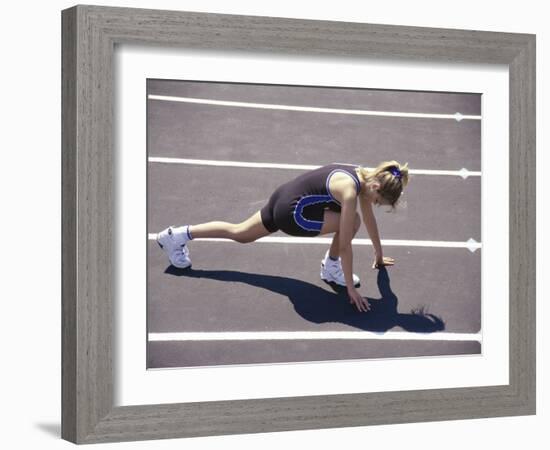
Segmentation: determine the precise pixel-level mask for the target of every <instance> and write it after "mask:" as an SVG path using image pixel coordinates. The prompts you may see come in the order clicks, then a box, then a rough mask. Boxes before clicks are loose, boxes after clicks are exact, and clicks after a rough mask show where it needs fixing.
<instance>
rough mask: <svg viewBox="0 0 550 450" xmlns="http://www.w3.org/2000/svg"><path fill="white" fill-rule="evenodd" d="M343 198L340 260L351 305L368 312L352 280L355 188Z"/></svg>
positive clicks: (341, 204) (347, 190)
mask: <svg viewBox="0 0 550 450" xmlns="http://www.w3.org/2000/svg"><path fill="white" fill-rule="evenodd" d="M341 197H342V199H341V201H340V206H341V212H340V227H339V234H340V237H339V240H338V246H339V248H340V258H341V260H342V270H343V271H344V279H345V281H346V288H347V291H348V295H349V298H350V301H351V303H353V304H354V305H355V306H356V307H357V309H358V310H359V311H368V310H369V303H368V301H367V300H366V299H364V298H363V297H362V296H361V294H359V292H358V291H357V289H355V286H354V285H353V278H352V274H353V251H352V248H351V240H352V239H353V235H354V228H355V226H354V225H355V212H356V210H357V194H356V193H355V186H351V187H350V189H346V190H345V191H344V192H343V193H342V196H341Z"/></svg>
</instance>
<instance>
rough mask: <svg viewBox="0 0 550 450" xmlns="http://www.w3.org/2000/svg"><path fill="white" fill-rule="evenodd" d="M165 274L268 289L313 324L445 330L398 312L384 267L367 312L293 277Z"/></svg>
mask: <svg viewBox="0 0 550 450" xmlns="http://www.w3.org/2000/svg"><path fill="white" fill-rule="evenodd" d="M165 273H166V274H170V275H174V276H184V277H189V278H208V279H211V280H218V281H227V282H233V283H245V284H249V285H251V286H255V287H259V288H262V289H267V290H269V291H272V292H275V293H277V294H280V295H284V296H286V297H288V299H289V300H290V302H291V303H292V304H293V305H294V309H295V310H296V312H297V313H298V314H299V315H300V316H301V317H303V318H304V319H305V320H307V321H309V322H313V323H331V322H332V323H342V324H346V325H349V326H351V327H354V328H358V329H361V330H364V331H376V332H382V331H387V330H390V329H392V328H394V327H401V328H402V329H404V330H406V331H414V332H419V333H433V332H435V331H441V330H443V329H445V323H444V322H443V320H441V319H440V318H439V317H437V316H435V315H433V314H428V313H425V312H424V311H423V309H422V308H419V309H418V310H416V311H411V312H410V313H409V314H404V313H400V312H398V310H397V305H398V300H397V296H396V295H395V294H394V293H393V291H392V290H391V287H390V277H389V274H388V271H387V269H386V268H385V267H382V268H381V269H378V276H377V285H378V290H379V291H380V294H381V298H371V297H366V298H367V300H368V302H369V304H370V311H369V312H365V313H360V312H358V311H357V309H356V308H355V306H353V305H352V304H351V303H350V302H349V298H348V296H347V293H346V291H345V289H343V290H342V292H330V291H327V290H325V289H322V288H321V287H319V286H316V285H314V284H311V283H307V282H305V281H301V280H297V279H295V278H288V277H280V276H273V275H261V274H255V273H246V272H239V271H233V270H194V269H183V270H182V269H177V268H175V267H174V266H169V267H168V268H167V269H166V270H165Z"/></svg>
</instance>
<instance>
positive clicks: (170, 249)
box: [157, 225, 191, 269]
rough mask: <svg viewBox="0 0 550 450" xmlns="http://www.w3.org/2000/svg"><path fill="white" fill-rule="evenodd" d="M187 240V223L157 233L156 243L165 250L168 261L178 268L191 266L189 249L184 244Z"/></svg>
mask: <svg viewBox="0 0 550 450" xmlns="http://www.w3.org/2000/svg"><path fill="white" fill-rule="evenodd" d="M188 240H189V234H188V226H187V225H184V226H182V227H177V228H176V227H168V228H166V229H165V230H162V231H161V232H160V233H158V234H157V244H158V245H159V246H160V248H162V249H163V250H164V251H165V252H166V254H167V255H168V259H169V260H170V263H171V264H172V265H173V266H174V267H177V268H178V269H186V268H187V267H191V260H190V259H189V249H188V248H187V245H186V244H187V241H188Z"/></svg>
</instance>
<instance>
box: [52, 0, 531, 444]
mask: <svg viewBox="0 0 550 450" xmlns="http://www.w3.org/2000/svg"><path fill="white" fill-rule="evenodd" d="M62 31H63V40H62V53H63V55H62V82H63V86H62V106H63V111H62V178H63V180H62V206H63V218H62V236H63V244H62V270H63V274H62V277H63V279H62V437H63V438H64V439H67V440H69V441H72V442H75V443H97V442H114V441H129V440H143V439H160V438H180V437H191V436H209V435H222V434H235V433H260V432H273V431H285V430H301V429H318V428H335V427H350V426H364V425H371V424H389V423H403V422H420V421H432V420H451V419H466V418H481V417H497V416H512V415H527V414H534V413H535V392H536V391H535V334H536V330H535V254H536V249H535V36H534V35H528V34H510V33H494V32H482V31H466V30H450V29H435V28H417V27H404V26H389V25H371V24H362V23H344V22H329V21H310V20H297V19H281V18H271V17H251V16H250V17H249V16H234V15H220V14H204V13H189V12H177V11H156V10H144V9H127V8H111V7H97V6H75V7H73V8H70V9H67V10H65V11H63V12H62ZM125 43H132V44H136V43H138V44H154V45H158V46H165V47H169V46H170V47H174V46H175V47H178V46H179V47H185V48H192V49H217V50H236V49H237V50H243V51H249V50H253V51H261V52H266V53H268V54H269V53H271V54H276V53H279V54H280V53H286V54H308V55H335V56H346V57H355V58H365V57H374V58H392V59H405V58H406V59H409V60H410V59H412V60H419V61H434V62H467V63H483V64H506V65H507V66H508V68H509V84H510V118H509V124H510V136H509V138H510V141H509V142H510V152H509V168H510V180H509V183H510V184H509V195H510V197H509V202H510V203H509V211H510V218H509V231H510V239H509V245H510V247H509V249H510V271H509V273H510V279H509V293H510V298H509V302H510V303H509V317H510V323H509V326H510V328H509V336H510V341H509V362H510V365H509V384H508V385H502V386H485V387H469V388H452V389H429V390H420V391H418V390H415V391H402V392H380V393H365V394H342V395H326V396H307V397H287V398H276V399H254V400H237V401H215V402H199V403H173V404H164V405H138V406H120V407H115V406H114V402H113V399H114V396H113V385H114V383H113V379H114V374H113V361H112V358H113V349H112V347H113V334H114V332H113V302H114V262H113V255H112V247H113V245H112V244H113V238H114V237H113V233H114V231H113V230H114V227H113V216H114V202H113V186H114V182H113V158H114V156H113V152H114V139H113V118H114V117H113V96H114V92H113V84H114V82H113V72H114V71H113V52H114V48H115V44H125Z"/></svg>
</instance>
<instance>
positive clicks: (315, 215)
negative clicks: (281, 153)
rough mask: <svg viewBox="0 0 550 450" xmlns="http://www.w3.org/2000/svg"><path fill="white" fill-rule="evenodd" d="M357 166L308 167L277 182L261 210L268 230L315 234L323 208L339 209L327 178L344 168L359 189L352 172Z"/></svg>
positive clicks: (358, 188) (357, 178)
mask: <svg viewBox="0 0 550 450" xmlns="http://www.w3.org/2000/svg"><path fill="white" fill-rule="evenodd" d="M357 167H358V166H356V165H351V164H339V163H334V164H329V165H326V166H322V167H319V168H317V169H314V170H310V171H308V172H306V173H304V174H302V175H299V176H298V177H296V178H295V179H293V180H291V181H289V182H287V183H285V184H283V185H282V186H279V187H278V188H277V189H276V190H275V192H274V193H273V194H272V196H271V197H270V199H269V202H268V204H267V205H266V206H265V207H264V208H263V209H262V210H261V217H262V222H263V223H264V226H265V227H266V228H267V229H268V230H269V231H272V232H273V231H277V230H279V229H280V230H282V231H284V232H285V233H287V234H290V235H296V236H315V235H318V234H319V232H320V231H321V227H322V226H323V216H324V210H325V209H326V208H329V209H331V210H332V211H335V212H340V211H341V208H340V203H339V202H338V200H336V199H335V198H334V197H333V195H332V193H331V192H330V188H329V182H330V179H331V177H332V175H334V174H335V173H338V172H344V173H347V174H348V175H350V176H351V177H352V179H353V181H354V182H355V186H356V189H357V194H359V192H360V189H361V184H360V181H359V177H358V176H357V173H356V172H355V169H356V168H357Z"/></svg>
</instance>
